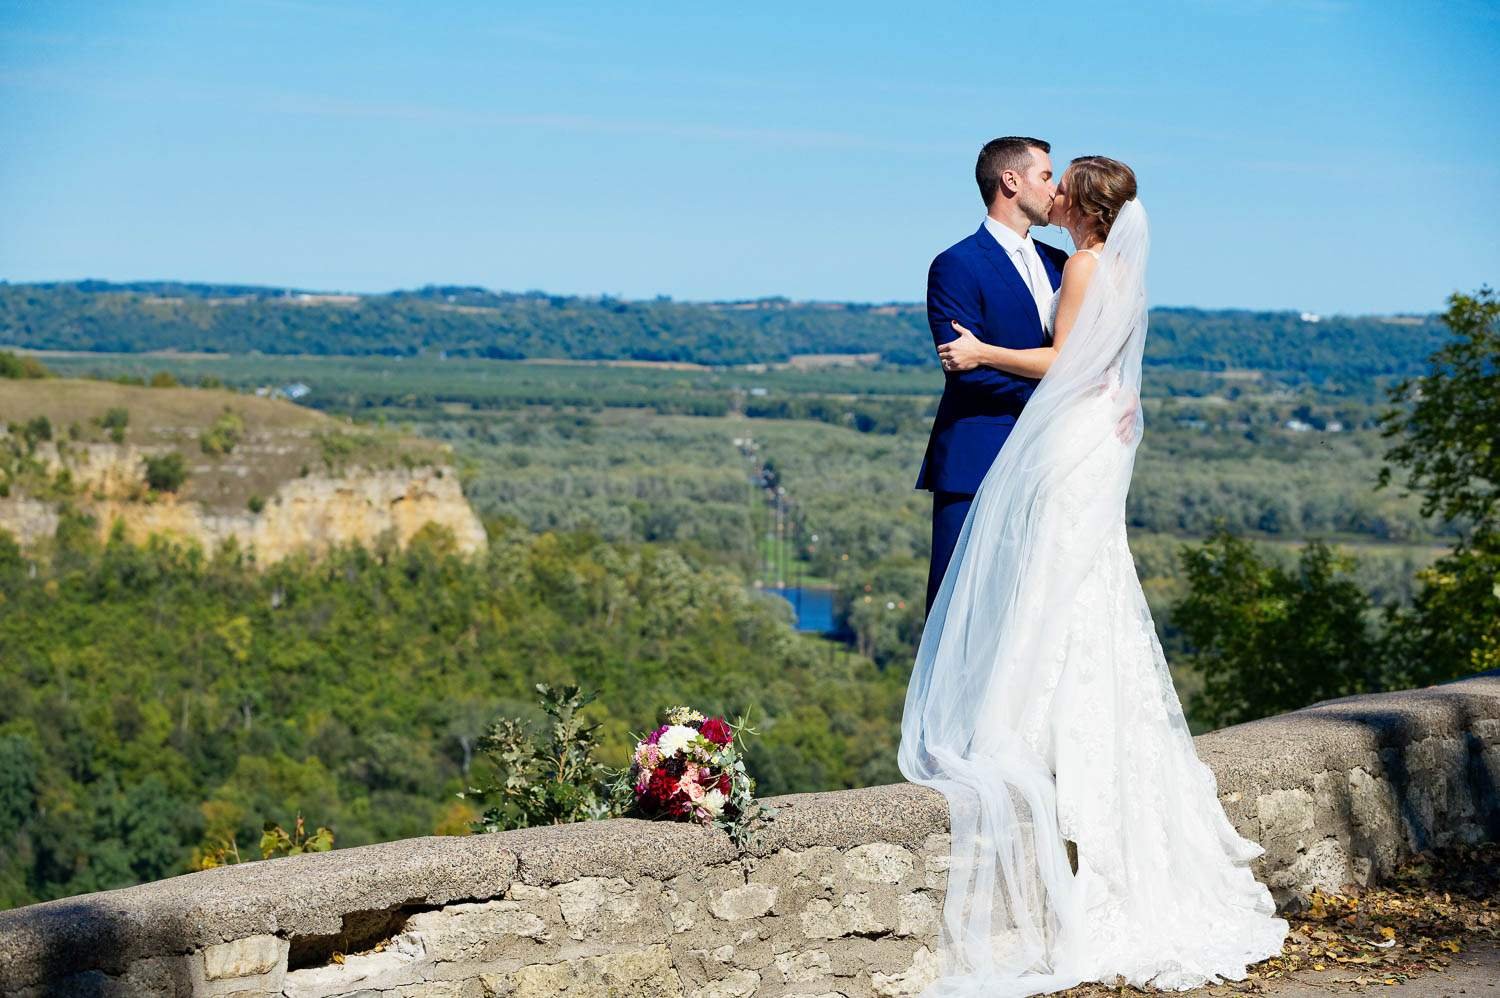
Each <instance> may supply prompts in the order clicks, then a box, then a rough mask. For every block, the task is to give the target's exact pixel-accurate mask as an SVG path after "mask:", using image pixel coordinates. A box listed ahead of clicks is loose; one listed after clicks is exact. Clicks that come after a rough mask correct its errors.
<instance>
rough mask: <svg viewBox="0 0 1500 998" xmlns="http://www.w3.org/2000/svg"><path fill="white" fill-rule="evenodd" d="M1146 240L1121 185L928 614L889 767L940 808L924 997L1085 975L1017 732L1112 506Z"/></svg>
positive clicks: (1036, 763) (1029, 744) (1040, 985)
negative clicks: (1064, 329)
mask: <svg viewBox="0 0 1500 998" xmlns="http://www.w3.org/2000/svg"><path fill="white" fill-rule="evenodd" d="M1149 248H1150V237H1149V233H1148V226H1147V220H1146V211H1145V209H1144V208H1143V207H1142V206H1141V204H1140V202H1139V200H1131V201H1129V202H1127V203H1126V204H1125V206H1124V207H1123V208H1122V209H1121V211H1120V213H1119V216H1118V218H1117V219H1116V221H1115V224H1114V225H1113V227H1112V228H1111V230H1110V233H1109V236H1108V238H1107V239H1106V240H1105V244H1104V247H1103V251H1102V253H1101V254H1100V259H1099V263H1098V266H1097V267H1096V268H1095V271H1094V275H1093V278H1092V280H1091V281H1090V282H1089V286H1088V288H1087V290H1086V291H1085V293H1084V301H1083V305H1082V309H1081V311H1080V313H1079V316H1078V319H1077V320H1076V322H1075V324H1074V325H1073V327H1072V329H1071V330H1070V331H1069V334H1068V336H1067V338H1066V339H1065V340H1064V343H1063V346H1062V347H1061V348H1060V349H1059V351H1058V356H1057V358H1056V360H1054V362H1053V364H1052V366H1051V368H1050V369H1049V370H1048V371H1047V374H1046V376H1045V377H1044V378H1042V380H1041V382H1040V384H1039V385H1038V386H1037V389H1036V391H1035V392H1034V393H1033V395H1032V397H1031V399H1030V401H1029V402H1027V404H1026V407H1025V409H1024V410H1023V412H1022V414H1021V416H1020V417H1019V418H1018V419H1017V421H1016V424H1015V427H1014V429H1013V430H1012V432H1011V434H1010V437H1009V439H1008V440H1007V441H1006V444H1005V446H1004V447H1003V448H1002V449H1001V451H1000V453H999V455H998V456H997V457H996V459H995V461H994V463H993V464H992V465H991V467H990V469H989V471H988V473H987V474H986V475H985V477H984V480H983V482H982V483H981V484H980V486H979V489H978V492H977V493H976V494H975V496H974V500H973V502H972V504H971V506H970V508H969V514H968V518H967V519H966V520H965V522H964V525H963V529H962V531H961V532H960V534H959V537H958V542H957V546H956V547H955V549H954V552H953V558H952V560H951V562H950V563H949V566H948V570H947V573H946V575H945V576H944V577H943V582H942V586H941V588H940V589H939V590H938V593H937V596H936V598H935V600H934V602H933V605H932V609H931V610H930V611H929V613H928V615H927V623H926V628H925V630H924V631H923V633H922V640H921V645H920V647H919V649H918V651H917V658H916V663H915V665H914V666H913V671H912V675H911V679H910V684H909V685H908V687H907V694H906V706H905V711H904V714H903V716H902V720H901V746H900V750H899V753H898V762H899V765H900V768H901V772H902V775H904V776H905V777H906V778H907V779H908V780H910V781H911V782H913V783H918V784H923V785H926V786H930V787H933V788H934V789H937V790H939V791H941V792H942V793H943V795H944V796H945V797H946V798H947V801H948V807H949V831H950V836H951V844H950V855H949V868H948V888H947V896H946V899H945V901H944V908H943V917H942V920H941V922H940V926H939V947H940V953H941V957H942V967H941V974H942V976H941V978H940V979H939V981H938V982H937V983H935V984H934V985H933V986H932V987H931V988H929V989H928V990H927V991H925V992H923V994H924V998H937V996H958V995H964V996H969V995H981V994H982V995H986V996H1002V998H1003V996H1006V995H1031V994H1038V993H1042V992H1045V991H1051V990H1058V989H1060V988H1064V987H1068V986H1071V985H1073V984H1076V983H1079V981H1081V980H1083V978H1082V977H1081V976H1078V970H1077V967H1078V962H1077V959H1075V956H1078V955H1081V953H1082V947H1083V946H1084V945H1085V943H1086V940H1083V939H1081V938H1079V932H1078V927H1079V926H1080V919H1081V909H1082V904H1083V898H1082V896H1081V893H1080V888H1079V886H1078V882H1077V878H1075V877H1074V875H1073V871H1072V866H1071V864H1070V862H1069V859H1068V855H1067V851H1066V848H1065V845H1064V842H1063V839H1062V836H1061V835H1060V834H1059V832H1058V827H1057V797H1056V790H1055V784H1054V776H1053V770H1052V763H1051V760H1050V759H1049V758H1048V756H1047V753H1046V749H1045V746H1044V745H1041V746H1040V747H1039V742H1040V743H1044V742H1045V739H1044V738H1043V739H1037V738H1035V737H1028V735H1027V730H1028V725H1030V724H1033V723H1034V722H1035V721H1036V720H1037V718H1036V717H1035V716H1032V715H1035V714H1037V713H1038V705H1045V704H1046V702H1047V694H1048V692H1049V683H1051V684H1055V682H1056V678H1055V670H1056V666H1057V663H1059V662H1060V661H1061V660H1062V657H1063V654H1064V652H1065V650H1066V649H1065V647H1064V642H1065V638H1066V632H1067V628H1068V623H1069V615H1070V613H1072V612H1073V610H1074V603H1075V600H1074V596H1075V595H1076V594H1077V591H1078V588H1079V584H1080V583H1081V582H1082V581H1083V579H1084V577H1085V575H1086V573H1087V570H1088V568H1089V566H1090V563H1091V561H1092V560H1093V559H1094V558H1095V557H1096V556H1097V555H1098V553H1099V551H1100V548H1101V545H1102V544H1103V543H1104V541H1105V540H1106V539H1107V536H1108V531H1109V530H1110V528H1111V527H1113V526H1116V525H1117V524H1118V523H1119V521H1120V518H1121V517H1122V516H1123V509H1124V502H1125V493H1126V491H1127V490H1128V488H1129V485H1130V476H1131V471H1132V469H1133V466H1134V457H1135V449H1136V447H1137V445H1138V443H1139V440H1140V435H1141V427H1142V420H1141V414H1140V401H1139V398H1140V395H1139V393H1140V382H1141V352H1142V350H1143V348H1144V345H1145V338H1146V291H1145V270H1146V258H1147V254H1148V251H1149ZM1080 483H1082V487H1081V486H1080Z"/></svg>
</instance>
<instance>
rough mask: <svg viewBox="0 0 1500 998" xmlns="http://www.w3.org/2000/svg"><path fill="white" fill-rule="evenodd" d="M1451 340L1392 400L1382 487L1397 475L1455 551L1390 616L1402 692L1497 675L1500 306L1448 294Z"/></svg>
mask: <svg viewBox="0 0 1500 998" xmlns="http://www.w3.org/2000/svg"><path fill="white" fill-rule="evenodd" d="M1443 321H1444V322H1445V323H1447V325H1448V327H1449V329H1451V330H1452V331H1453V334H1454V335H1453V339H1452V340H1450V341H1449V342H1448V343H1446V344H1444V345H1443V346H1442V347H1441V348H1440V349H1438V350H1437V352H1435V353H1434V354H1433V355H1432V357H1431V360H1430V369H1429V371H1428V372H1427V373H1426V374H1424V375H1422V376H1421V377H1418V378H1412V379H1408V380H1406V381H1402V382H1400V383H1399V384H1398V385H1396V386H1395V388H1394V389H1393V390H1392V392H1391V400H1392V401H1393V402H1394V403H1396V406H1397V407H1396V408H1395V409H1393V410H1392V411H1390V412H1389V413H1387V414H1386V416H1385V417H1384V420H1383V432H1384V434H1385V436H1386V437H1387V438H1390V439H1394V440H1396V441H1397V443H1396V444H1395V446H1393V447H1391V448H1390V450H1389V451H1388V452H1387V453H1386V459H1387V461H1388V462H1389V463H1388V464H1387V465H1386V466H1385V467H1383V468H1382V469H1381V472H1380V485H1381V486H1382V487H1384V486H1386V485H1388V484H1390V483H1391V482H1392V481H1393V480H1394V479H1395V476H1396V473H1397V470H1396V469H1397V468H1400V469H1403V470H1404V472H1405V483H1404V484H1405V487H1406V488H1407V489H1408V490H1410V491H1413V492H1417V493H1419V494H1420V495H1421V496H1422V513H1423V515H1427V516H1432V515H1436V516H1441V517H1443V518H1445V519H1447V520H1450V521H1453V522H1456V523H1457V524H1459V529H1460V533H1459V539H1458V543H1457V544H1455V545H1454V547H1453V550H1452V551H1450V552H1449V553H1448V554H1446V555H1444V556H1443V557H1442V558H1440V559H1438V561H1437V562H1436V563H1434V564H1433V565H1432V566H1430V567H1429V568H1427V569H1426V570H1424V571H1423V572H1421V573H1419V576H1418V581H1419V588H1418V591H1417V593H1416V595H1415V597H1414V598H1413V600H1412V604H1411V606H1410V607H1394V608H1392V609H1391V610H1390V611H1389V612H1388V615H1387V621H1386V633H1387V648H1388V654H1390V656H1391V657H1392V659H1393V660H1394V665H1395V668H1396V669H1398V670H1399V674H1400V677H1401V681H1402V682H1403V683H1405V684H1412V685H1415V684H1427V683H1433V682H1438V681H1441V680H1444V679H1450V678H1454V677H1457V676H1462V675H1467V674H1469V673H1471V672H1480V671H1484V670H1486V669H1493V668H1496V667H1500V301H1497V300H1496V298H1495V294H1494V292H1493V291H1492V290H1490V289H1489V288H1482V289H1481V290H1480V291H1479V292H1478V293H1476V294H1474V295H1463V294H1455V295H1453V296H1452V297H1451V298H1450V299H1449V307H1448V311H1447V312H1446V313H1445V314H1444V316H1443Z"/></svg>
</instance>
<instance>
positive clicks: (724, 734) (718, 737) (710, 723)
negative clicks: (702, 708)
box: [698, 717, 734, 745]
mask: <svg viewBox="0 0 1500 998" xmlns="http://www.w3.org/2000/svg"><path fill="white" fill-rule="evenodd" d="M698 733H699V734H701V735H702V736H703V737H704V738H707V739H708V740H709V741H711V742H713V743H714V744H715V745H728V744H729V743H730V742H732V741H734V732H733V731H732V730H731V729H730V727H729V725H728V724H726V723H725V721H724V719H723V718H722V717H710V718H709V719H708V720H706V721H704V722H703V727H701V728H699V729H698Z"/></svg>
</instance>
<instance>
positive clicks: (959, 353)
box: [938, 322, 984, 371]
mask: <svg viewBox="0 0 1500 998" xmlns="http://www.w3.org/2000/svg"><path fill="white" fill-rule="evenodd" d="M949 325H951V326H952V327H953V328H954V330H956V331H957V332H958V339H956V340H949V341H948V342H947V343H944V344H942V345H941V346H939V347H938V360H940V361H942V363H943V370H945V371H972V370H973V369H974V368H976V367H978V366H979V365H980V363H981V355H982V352H983V350H984V343H983V341H981V340H980V339H979V337H977V336H975V335H974V334H973V333H971V332H969V331H968V330H967V329H965V328H964V327H963V326H960V325H959V324H958V323H957V322H950V323H949Z"/></svg>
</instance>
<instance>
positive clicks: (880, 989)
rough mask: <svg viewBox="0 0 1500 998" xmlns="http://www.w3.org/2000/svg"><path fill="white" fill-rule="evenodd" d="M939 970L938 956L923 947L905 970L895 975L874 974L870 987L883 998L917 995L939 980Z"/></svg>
mask: <svg viewBox="0 0 1500 998" xmlns="http://www.w3.org/2000/svg"><path fill="white" fill-rule="evenodd" d="M938 970H939V966H938V958H937V954H936V953H934V952H933V951H932V950H930V949H928V948H927V947H926V946H922V947H919V948H918V949H917V951H916V953H914V954H913V955H912V958H911V962H910V963H909V964H907V966H906V968H905V969H903V970H901V971H899V972H897V973H894V974H885V973H881V972H880V971H878V970H877V971H875V972H874V973H872V974H871V975H870V987H871V990H873V991H874V992H875V994H877V995H880V996H882V998H901V996H905V995H916V994H920V993H921V991H922V989H923V988H925V987H926V986H927V985H929V984H931V983H932V982H933V981H935V980H936V979H937V975H938Z"/></svg>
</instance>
